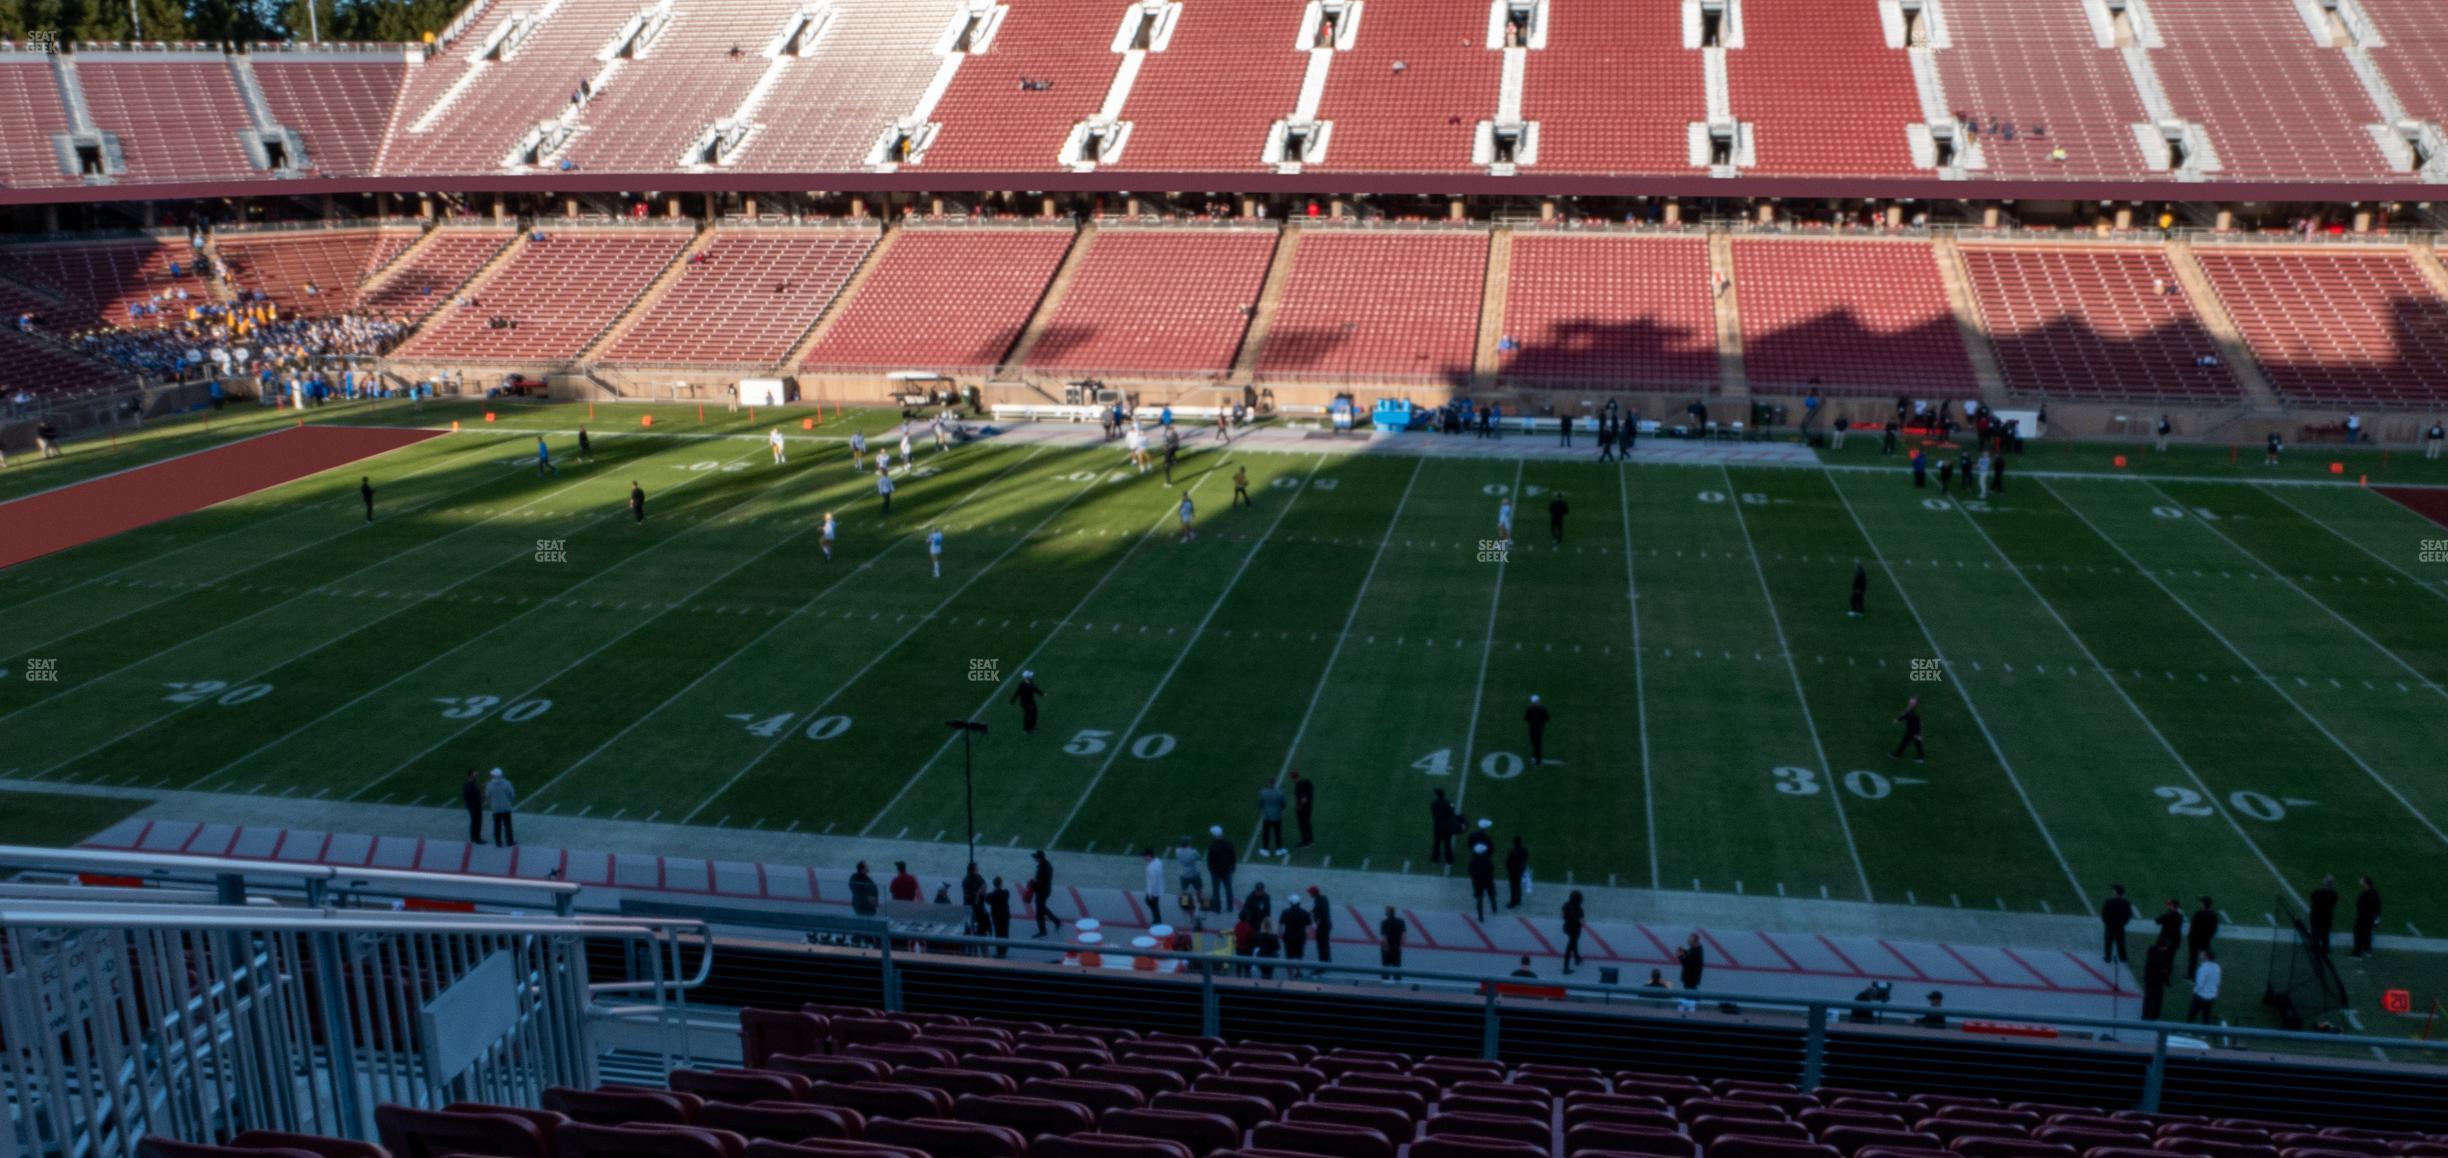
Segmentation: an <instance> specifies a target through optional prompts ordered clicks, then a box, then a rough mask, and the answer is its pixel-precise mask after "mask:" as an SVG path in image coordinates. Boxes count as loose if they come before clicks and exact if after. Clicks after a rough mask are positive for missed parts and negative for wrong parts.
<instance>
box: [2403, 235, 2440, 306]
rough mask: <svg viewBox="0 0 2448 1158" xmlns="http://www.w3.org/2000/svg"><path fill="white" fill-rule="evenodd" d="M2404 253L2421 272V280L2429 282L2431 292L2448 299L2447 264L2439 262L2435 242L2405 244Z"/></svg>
mask: <svg viewBox="0 0 2448 1158" xmlns="http://www.w3.org/2000/svg"><path fill="white" fill-rule="evenodd" d="M2406 255H2407V256H2409V257H2411V258H2413V259H2414V268H2415V269H2416V270H2418V271H2420V272H2421V273H2422V275H2423V280H2424V281H2427V282H2430V283H2431V292H2432V293H2435V294H2438V295H2439V296H2440V297H2441V298H2442V299H2443V300H2448V265H2442V264H2440V255H2439V248H2438V246H2437V243H2433V244H2431V245H2412V246H2407V247H2406Z"/></svg>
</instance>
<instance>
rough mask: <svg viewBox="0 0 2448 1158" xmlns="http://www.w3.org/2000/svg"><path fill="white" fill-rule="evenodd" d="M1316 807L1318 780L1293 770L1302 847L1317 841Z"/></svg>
mask: <svg viewBox="0 0 2448 1158" xmlns="http://www.w3.org/2000/svg"><path fill="white" fill-rule="evenodd" d="M1316 807H1317V782H1316V781H1314V780H1311V779H1309V778H1308V777H1306V776H1303V775H1301V774H1300V773H1299V772H1298V771H1295V772H1293V773H1292V819H1293V820H1295V821H1297V822H1298V823H1299V824H1300V846H1301V847H1302V848H1307V847H1309V846H1310V845H1313V844H1316V843H1317V829H1315V828H1313V827H1311V825H1310V820H1309V814H1310V810H1311V809H1314V808H1316ZM1295 955H1296V956H1297V954H1295Z"/></svg>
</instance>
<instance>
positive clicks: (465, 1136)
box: [374, 1105, 547, 1158]
mask: <svg viewBox="0 0 2448 1158" xmlns="http://www.w3.org/2000/svg"><path fill="white" fill-rule="evenodd" d="M374 1129H375V1132H376V1134H377V1135H378V1136H379V1137H380V1138H381V1139H382V1145H383V1149H385V1150H388V1151H390V1152H391V1155H392V1158H444V1156H445V1155H450V1154H481V1155H486V1156H488V1158H544V1156H545V1154H546V1153H547V1146H546V1142H545V1131H544V1130H543V1129H542V1128H541V1127H539V1126H538V1125H537V1124H536V1123H535V1122H533V1121H531V1120H529V1119H527V1118H524V1117H521V1116H519V1115H517V1114H509V1113H499V1112H484V1111H470V1110H419V1109H416V1108H414V1107H410V1106H394V1105H382V1106H377V1107H375V1108H374Z"/></svg>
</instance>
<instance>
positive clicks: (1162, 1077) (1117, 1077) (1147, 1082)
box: [1071, 1063, 1190, 1098]
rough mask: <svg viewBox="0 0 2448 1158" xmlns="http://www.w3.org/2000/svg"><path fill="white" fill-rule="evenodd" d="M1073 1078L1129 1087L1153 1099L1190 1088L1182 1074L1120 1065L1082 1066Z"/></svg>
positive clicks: (1072, 1073)
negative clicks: (1159, 1095)
mask: <svg viewBox="0 0 2448 1158" xmlns="http://www.w3.org/2000/svg"><path fill="white" fill-rule="evenodd" d="M1071 1076H1072V1077H1074V1078H1078V1079H1080V1080H1082V1081H1090V1082H1112V1083H1114V1084H1115V1085H1118V1086H1129V1087H1130V1088H1132V1089H1134V1090H1137V1091H1139V1092H1140V1093H1142V1094H1146V1095H1147V1096H1149V1097H1151V1098H1152V1097H1155V1096H1156V1095H1158V1094H1170V1093H1176V1092H1178V1091H1181V1090H1186V1089H1189V1088H1190V1083H1189V1082H1188V1081H1187V1080H1185V1079H1184V1078H1183V1077H1182V1076H1181V1075H1180V1074H1177V1073H1173V1072H1172V1071H1170V1070H1160V1069H1150V1068H1149V1067H1147V1066H1133V1065H1121V1064H1118V1063H1117V1064H1114V1065H1101V1066H1081V1067H1080V1068H1078V1069H1076V1070H1073V1071H1071Z"/></svg>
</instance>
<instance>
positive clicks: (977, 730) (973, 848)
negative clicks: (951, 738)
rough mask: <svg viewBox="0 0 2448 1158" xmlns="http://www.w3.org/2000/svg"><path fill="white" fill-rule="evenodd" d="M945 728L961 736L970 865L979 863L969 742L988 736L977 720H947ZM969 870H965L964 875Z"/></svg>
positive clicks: (973, 778) (975, 802)
mask: <svg viewBox="0 0 2448 1158" xmlns="http://www.w3.org/2000/svg"><path fill="white" fill-rule="evenodd" d="M944 727H947V728H951V729H953V730H955V731H957V732H959V733H960V734H961V801H962V804H963V806H964V807H965V808H966V809H967V810H968V813H969V863H970V864H976V863H977V778H976V776H975V775H974V774H973V772H972V770H971V768H970V763H969V741H970V738H971V737H973V736H982V735H985V734H986V725H985V724H983V723H981V722H979V721H976V720H945V721H944ZM966 871H967V870H963V872H964V874H965V873H966Z"/></svg>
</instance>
